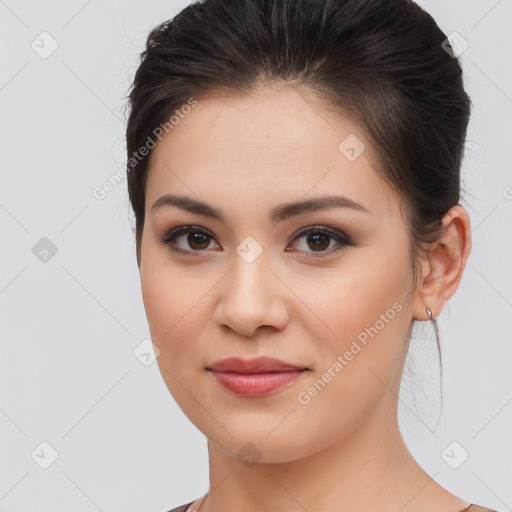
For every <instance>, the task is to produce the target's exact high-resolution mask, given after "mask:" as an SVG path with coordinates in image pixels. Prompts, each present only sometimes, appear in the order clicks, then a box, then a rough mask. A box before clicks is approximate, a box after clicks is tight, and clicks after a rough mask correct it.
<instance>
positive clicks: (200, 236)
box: [187, 231, 210, 250]
mask: <svg viewBox="0 0 512 512" xmlns="http://www.w3.org/2000/svg"><path fill="white" fill-rule="evenodd" d="M187 243H188V244H189V246H190V247H192V249H199V250H200V249H206V248H207V247H208V245H210V236H209V235H207V234H206V233H202V232H200V231H192V232H190V233H189V234H188V236H187Z"/></svg>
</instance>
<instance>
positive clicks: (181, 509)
mask: <svg viewBox="0 0 512 512" xmlns="http://www.w3.org/2000/svg"><path fill="white" fill-rule="evenodd" d="M194 501H195V500H194ZM194 501H191V502H189V503H185V505H180V506H179V507H176V508H173V509H172V510H169V511H168V512H185V511H186V510H187V508H188V507H190V505H192V503H194ZM482 511H484V509H482ZM189 512H196V511H195V510H194V509H192V510H190V511H189ZM464 512H465V511H464ZM470 512H473V510H471V511H470ZM474 512H480V510H476V511H474ZM491 512H494V511H491Z"/></svg>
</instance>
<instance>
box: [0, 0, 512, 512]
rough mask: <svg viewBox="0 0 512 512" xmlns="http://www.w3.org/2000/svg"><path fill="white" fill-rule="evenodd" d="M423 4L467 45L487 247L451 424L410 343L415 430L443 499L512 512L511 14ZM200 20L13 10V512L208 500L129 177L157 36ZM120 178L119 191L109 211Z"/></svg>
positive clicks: (143, 10)
mask: <svg viewBox="0 0 512 512" xmlns="http://www.w3.org/2000/svg"><path fill="white" fill-rule="evenodd" d="M419 3H420V5H422V6H423V7H424V8H425V9H426V10H427V11H429V12H430V13H431V14H432V15H433V17H434V18H435V19H436V21H437V22H438V24H439V26H440V27H441V29H442V30H443V31H444V32H445V33H447V34H448V33H451V32H457V33H458V34H460V35H461V36H462V37H463V38H464V40H466V41H467V43H468V47H467V49H466V50H465V51H464V53H463V54H462V55H461V57H460V59H461V62H462V65H463V68H464V73H465V80H466V87H467V90H468V93H469V95H470V97H471V99H472V101H473V113H472V118H471V122H470V126H469V133H468V143H467V149H466V157H465V161H464V165H463V179H464V184H463V187H464V191H465V196H464V200H463V203H462V204H463V205H464V206H465V207H466V208H467V209H468V212H469V214H470V217H471V222H472V236H473V249H472V253H471V256H470V258H469V261H468V264H467V268H466V271H465V274H464V277H463V280H462V282H461V285H460V287H459V289H458V291H457V292H456V294H455V296H454V297H453V298H452V299H451V300H450V302H449V304H448V306H447V307H446V308H445V309H444V311H443V313H442V315H441V316H440V318H439V322H440V330H441V331H440V332H441V340H442V356H443V366H444V367H443V373H444V375H443V410H442V411H440V382H439V375H438V374H437V373H436V372H435V371H434V370H435V368H436V367H437V353H436V349H435V338H434V336H433V332H432V330H431V329H430V327H429V325H428V323H423V324H421V328H420V329H416V330H415V337H414V339H413V340H412V341H411V351H410V359H409V361H408V362H407V367H406V370H405V374H404V379H403V387H402V391H401V394H400V410H399V418H400V428H401V431H402V433H403V436H404V438H405V440H406V442H407V445H408V446H409V448H410V450H411V452H412V453H413V455H414V456H415V457H416V458H417V460H418V462H419V463H420V464H421V465H422V467H424V468H425V470H426V471H427V472H428V473H429V474H430V475H431V476H432V478H434V479H435V480H436V481H437V482H439V483H440V484H441V485H443V486H444V487H446V488H447V489H449V490H450V491H451V492H453V493H455V494H457V495H459V496H460V497H463V498H464V499H467V500H468V501H471V502H474V503H477V504H481V505H486V506H489V507H492V508H495V509H496V510H499V511H506V510H511V507H512V482H511V475H512V436H511V435H510V433H511V431H512V429H511V426H512V385H511V384H512V376H511V371H510V367H511V362H512V343H511V341H512V340H511V336H510V317H511V312H512V286H511V284H512V271H511V269H510V261H511V254H512V242H511V236H510V232H511V231H510V220H511V212H512V172H511V161H512V140H511V135H512V122H511V117H512V70H511V57H510V48H512V31H511V30H510V26H511V23H512V2H511V1H510V0H500V1H495V0H492V1H489V2H488V1H476V0H472V1H469V0H456V1H454V0H451V1H450V2H442V1H435V0H425V1H423V2H419ZM187 4H188V2H186V1H177V0H168V1H163V0H151V1H142V0H135V1H132V2H125V1H122V0H108V1H103V2H101V1H99V0H89V1H83V0H73V1H67V2H56V1H54V0H49V1H45V2H36V1H35V0H31V1H21V0H5V1H4V0H0V17H1V18H0V19H1V22H0V48H1V49H0V52H1V53H0V55H1V66H0V113H1V132H0V141H1V184H0V228H1V240H0V244H1V249H2V250H1V252H0V255H1V271H0V308H1V336H0V342H1V348H0V351H1V352H0V365H1V366H0V449H1V451H0V510H2V511H3V512H21V511H27V510H33V511H34V512H49V511H52V512H59V511H70V510H73V511H75V512H93V511H95V510H100V511H104V512H106V511H120V510H123V511H124V512H135V511H147V512H151V511H153V512H163V511H166V510H169V509H170V508H172V507H175V506H177V505H179V504H182V503H185V502H188V501H192V500H194V499H196V498H198V497H199V496H201V495H203V494H204V493H205V492H206V490H207V488H208V464H207V462H208V461H207V452H206V439H205V437H204V436H203V434H202V433H201V432H200V431H198V430H197V429H196V428H195V427H194V426H193V424H192V423H190V422H189V421H188V419H187V418H186V416H185V415H184V414H183V413H182V412H181V410H180V409H179V408H178V406H177V405H176V403H175V402H174V400H173V398H172V396H171V395H170V394H169V392H168V390H167V388H166V387H165V385H164V382H163V380H162V378H161V376H160V373H159V371H158V367H157V363H156V362H155V363H153V364H147V363H148V360H147V358H146V359H144V358H143V357H141V355H140V354H141V353H144V350H145V346H146V345H144V343H147V341H146V342H145V341H144V340H147V338H149V329H148V325H147V321H146V317H145V312H144V307H143V302H142V296H141V291H140V281H139V274H138V269H137V265H136V260H135V245H134V235H133V232H132V226H133V217H132V214H131V212H130V208H129V202H128V196H127V190H126V179H125V177H124V174H123V170H124V166H125V163H126V156H125V143H124V130H125V112H124V107H125V104H126V99H125V98H126V95H127V94H128V88H129V85H130V82H131V80H132V78H133V74H134V72H135V70H136V68H137V65H138V62H139V54H140V52H141V51H142V50H143V47H144V42H145V37H146V35H147V33H148V31H149V30H150V29H151V28H152V27H153V26H154V25H156V24H157V23H159V22H161V21H163V20H166V19H169V18H171V17H172V16H174V15H175V14H176V13H177V12H178V11H180V10H181V9H182V8H183V7H185V5H187ZM113 176H114V177H115V176H118V177H119V176H121V179H120V180H119V181H120V183H119V184H118V185H117V186H116V187H114V188H113V190H111V191H109V192H108V193H107V194H105V197H104V198H103V199H98V198H96V197H95V195H94V190H96V189H97V187H102V186H103V185H104V183H105V182H107V181H109V180H111V179H112V177H113ZM141 343H142V345H141ZM441 412H442V415H441V416H440V413H441ZM438 420H439V421H438ZM434 427H435V428H434ZM463 459H465V460H463ZM455 466H456V467H455Z"/></svg>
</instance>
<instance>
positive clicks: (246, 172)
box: [146, 87, 398, 215]
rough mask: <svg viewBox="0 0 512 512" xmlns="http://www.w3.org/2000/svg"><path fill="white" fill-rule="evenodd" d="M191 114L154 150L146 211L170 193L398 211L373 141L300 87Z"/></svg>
mask: <svg viewBox="0 0 512 512" xmlns="http://www.w3.org/2000/svg"><path fill="white" fill-rule="evenodd" d="M187 112H188V113H187V114H182V115H181V116H180V117H179V122H177V123H176V124H174V127H173V128H172V129H171V130H169V132H168V133H166V132H164V134H163V136H162V139H161V140H160V141H158V142H157V144H156V147H155V148H154V149H153V151H152V154H151V157H150V162H149V166H148V172H149V175H148V179H147V184H146V210H148V209H149V208H150V206H151V205H152V204H153V202H154V201H155V200H157V199H158V198H159V197H160V196H161V195H162V194H165V193H171V192H172V193H182V194H189V195H190V194H192V195H196V196H198V197H200V198H201V199H203V198H208V197H212V194H214V199H213V200H212V201H208V202H214V203H215V204H217V205H220V204H226V203H229V204H235V203H237V201H238V202H239V203H240V204H241V205H243V204H246V203H247V202H260V203H262V202H263V203H268V205H269V206H271V204H270V203H274V202H275V203H279V202H283V201H287V200H291V199H300V198H302V197H303V196H305V195H320V194H322V195H323V194H326V193H327V194H328V193H340V194H344V195H346V196H349V197H350V198H351V199H353V200H355V201H357V202H361V203H363V204H366V205H368V206H369V207H370V208H371V209H372V210H373V211H374V213H375V214H376V215H385V214H386V215H393V214H396V213H397V212H398V210H397V208H398V197H397V196H396V195H395V194H394V191H392V190H391V188H390V187H389V185H388V184H387V183H386V182H384V180H382V178H381V177H380V176H379V175H378V174H377V173H376V172H375V169H374V168H373V165H374V164H373V163H372V162H374V161H375V158H374V156H373V150H372V147H371V145H370V141H369V140H367V138H366V137H365V135H364V134H363V133H362V132H361V131H360V130H359V129H358V128H357V127H356V126H355V125H354V124H352V123H351V122H350V121H349V120H348V119H347V118H346V117H343V116H342V115H341V114H339V113H334V112H333V111H332V110H327V109H325V104H322V103H321V102H320V101H319V100H318V99H317V98H316V97H314V96H313V95H309V94H306V93H305V92H304V91H303V90H301V91H298V90H295V89H293V88H291V87H280V88H273V89H270V88H267V89H262V90H259V91H258V92H256V93H252V94H251V95H250V96H240V95H239V96H232V95H225V96H219V97H211V98H207V99H200V100H198V101H197V104H196V105H195V106H194V107H192V108H191V109H187ZM175 119H178V118H175ZM351 148H354V150H355V151H351ZM347 149H348V150H349V152H348V153H347ZM354 155H355V156H356V158H354Z"/></svg>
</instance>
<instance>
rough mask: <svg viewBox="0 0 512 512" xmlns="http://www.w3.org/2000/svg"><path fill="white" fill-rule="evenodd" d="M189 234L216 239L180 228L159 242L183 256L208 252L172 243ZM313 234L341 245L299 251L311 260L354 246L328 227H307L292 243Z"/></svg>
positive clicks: (200, 230) (196, 229)
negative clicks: (328, 238)
mask: <svg viewBox="0 0 512 512" xmlns="http://www.w3.org/2000/svg"><path fill="white" fill-rule="evenodd" d="M189 233H200V234H203V235H206V236H208V237H210V238H212V239H215V237H214V236H213V235H212V234H211V233H209V232H208V231H207V230H205V229H203V228H200V227H198V226H178V227H177V228H173V229H171V230H170V231H168V232H167V233H166V234H164V235H163V236H162V237H159V238H158V240H159V241H160V242H161V243H163V244H164V245H167V246H168V247H169V248H170V249H171V251H174V252H178V253H182V254H192V253H203V252H206V249H202V250H193V249H191V250H185V249H179V248H176V247H173V245H172V242H174V241H175V240H176V239H177V238H179V237H181V236H183V235H188V234H189ZM311 233H315V234H318V233H322V234H325V235H327V236H329V237H330V238H331V239H333V240H334V241H335V242H337V243H338V244H340V245H339V246H338V247H337V248H332V247H331V248H330V249H329V250H324V251H318V252H314V251H311V252H309V251H299V252H305V253H306V254H308V256H307V257H308V258H309V257H311V258H322V257H327V256H330V255H332V254H334V253H337V252H339V251H341V250H343V249H345V248H346V247H350V246H353V245H354V244H353V242H352V240H351V238H350V237H349V236H348V235H346V234H345V233H343V232H341V231H338V230H334V229H332V228H329V227H327V226H307V227H305V228H302V229H300V230H299V231H298V232H297V233H296V234H295V235H294V237H293V238H292V239H291V240H290V242H295V241H296V240H298V239H299V238H302V237H303V236H304V235H309V234H311ZM329 245H330V244H329ZM333 249H334V250H333ZM289 252H290V251H289ZM196 256H200V254H194V257H196Z"/></svg>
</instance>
